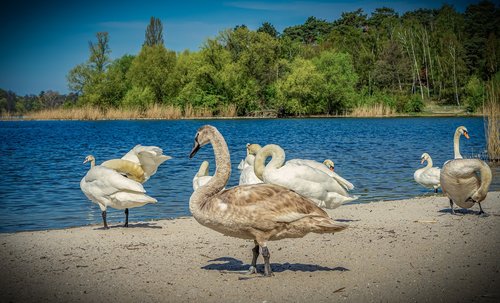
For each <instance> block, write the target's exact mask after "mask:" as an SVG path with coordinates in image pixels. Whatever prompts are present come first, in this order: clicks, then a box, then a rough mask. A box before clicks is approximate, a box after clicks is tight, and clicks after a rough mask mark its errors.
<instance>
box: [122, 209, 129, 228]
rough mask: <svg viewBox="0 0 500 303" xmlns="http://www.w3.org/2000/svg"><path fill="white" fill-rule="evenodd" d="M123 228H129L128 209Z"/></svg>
mask: <svg viewBox="0 0 500 303" xmlns="http://www.w3.org/2000/svg"><path fill="white" fill-rule="evenodd" d="M123 227H128V208H125V224H124V225H123Z"/></svg>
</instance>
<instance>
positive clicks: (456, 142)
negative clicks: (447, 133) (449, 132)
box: [453, 129, 462, 159]
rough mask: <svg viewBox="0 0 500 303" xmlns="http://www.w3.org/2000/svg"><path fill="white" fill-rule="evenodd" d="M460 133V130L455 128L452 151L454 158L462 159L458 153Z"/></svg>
mask: <svg viewBox="0 0 500 303" xmlns="http://www.w3.org/2000/svg"><path fill="white" fill-rule="evenodd" d="M460 135H461V134H460V131H459V130H458V129H457V130H456V131H455V136H454V137H453V152H454V153H455V159H462V155H461V154H460Z"/></svg>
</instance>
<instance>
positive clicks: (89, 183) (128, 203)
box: [80, 156, 157, 229]
mask: <svg viewBox="0 0 500 303" xmlns="http://www.w3.org/2000/svg"><path fill="white" fill-rule="evenodd" d="M87 162H90V170H89V171H88V172H87V174H86V175H85V176H84V177H83V178H82V180H81V181H80V188H81V189H82V192H83V193H84V194H85V196H87V198H89V199H90V200H91V201H92V202H94V203H97V205H99V207H100V208H101V211H102V220H103V223H104V228H105V229H107V228H108V223H107V221H106V209H107V207H108V206H109V207H113V208H116V209H125V226H128V209H129V208H133V207H139V206H143V205H145V204H147V203H156V202H157V200H156V199H155V198H152V197H150V196H148V195H146V194H145V193H146V190H144V187H142V185H141V183H139V182H136V181H134V180H131V179H129V178H127V177H124V176H122V175H121V174H120V173H118V172H117V171H115V170H113V169H110V168H107V167H104V166H100V165H97V166H96V165H95V158H94V157H93V156H87V157H86V158H85V161H84V162H83V163H87Z"/></svg>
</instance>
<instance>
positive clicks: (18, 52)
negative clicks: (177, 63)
mask: <svg viewBox="0 0 500 303" xmlns="http://www.w3.org/2000/svg"><path fill="white" fill-rule="evenodd" d="M3 2H5V1H3ZM476 2H478V1H472V0H470V1H468V0H459V1H440V0H438V1H432V0H415V1H398V0H396V1H369V0H365V1H349V0H339V1H324V0H316V1H286V0H278V1H266V0H260V1H236V0H234V1H231V0H229V1H203V0H195V1H188V0H185V1H166V0H164V1H153V0H142V1H129V0H121V1H95V0H86V1H79V2H72V1H71V0H67V1H66V3H61V2H55V1H50V0H49V1H25V0H17V1H10V0H7V2H5V4H2V6H1V10H0V34H1V35H0V37H1V44H0V88H2V89H6V90H12V91H14V92H15V93H17V94H20V95H25V94H38V93H40V91H42V90H55V91H58V92H60V93H68V92H69V91H68V88H67V82H66V74H67V73H68V71H69V70H70V69H71V68H73V67H74V66H76V65H77V64H79V63H83V62H85V61H86V60H87V59H88V56H89V54H88V42H89V41H95V33H96V32H99V31H106V32H108V33H109V36H110V43H109V44H110V48H111V51H112V52H111V58H113V59H114V58H118V57H121V56H122V55H124V54H133V55H135V54H137V53H138V52H139V50H140V48H141V45H142V43H143V42H144V33H145V29H146V26H147V24H148V23H149V18H150V17H151V16H155V17H157V18H160V20H161V21H162V23H163V33H164V40H165V45H166V47H167V48H169V49H172V50H175V51H182V50H185V49H190V50H193V51H197V50H198V49H199V47H200V46H201V45H202V44H203V41H205V39H206V38H209V37H214V36H216V35H217V34H218V32H219V31H221V30H223V29H226V28H232V27H234V26H235V25H239V24H245V25H246V26H248V27H249V28H250V29H257V28H258V27H259V26H260V25H261V24H262V23H263V22H266V21H267V22H270V23H271V24H273V25H274V26H275V27H276V29H277V30H278V31H280V32H281V31H282V30H283V29H284V28H286V27H288V26H293V25H299V24H303V23H304V22H305V20H306V19H307V18H308V17H309V16H315V17H317V18H321V19H325V20H327V21H333V20H335V19H338V18H339V17H340V14H341V13H342V12H347V11H353V10H356V9H358V8H362V9H363V10H364V12H365V13H371V12H372V11H373V10H374V9H375V8H377V7H382V6H387V7H392V8H394V9H395V10H396V11H398V12H399V13H404V12H406V11H409V10H415V9H417V8H439V7H441V5H442V3H451V4H452V5H453V6H454V7H455V8H456V9H457V10H458V11H461V12H463V11H464V10H465V7H466V6H467V5H468V3H476Z"/></svg>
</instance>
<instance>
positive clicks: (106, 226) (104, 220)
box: [101, 210, 109, 229]
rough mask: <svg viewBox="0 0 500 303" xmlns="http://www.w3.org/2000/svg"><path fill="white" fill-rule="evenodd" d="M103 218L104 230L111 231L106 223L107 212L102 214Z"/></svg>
mask: <svg viewBox="0 0 500 303" xmlns="http://www.w3.org/2000/svg"><path fill="white" fill-rule="evenodd" d="M101 216H102V222H103V224H104V227H103V228H104V229H109V226H108V222H107V221H106V211H105V210H104V211H102V212H101Z"/></svg>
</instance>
